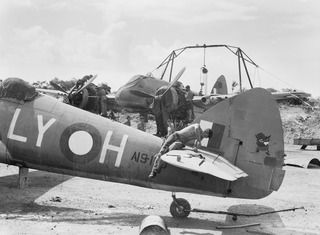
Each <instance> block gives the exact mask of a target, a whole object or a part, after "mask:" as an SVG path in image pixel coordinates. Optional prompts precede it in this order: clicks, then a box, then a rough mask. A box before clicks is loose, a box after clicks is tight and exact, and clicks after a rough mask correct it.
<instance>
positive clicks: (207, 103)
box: [192, 94, 236, 109]
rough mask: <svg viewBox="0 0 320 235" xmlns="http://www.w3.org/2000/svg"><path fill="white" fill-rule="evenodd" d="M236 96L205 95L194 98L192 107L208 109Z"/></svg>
mask: <svg viewBox="0 0 320 235" xmlns="http://www.w3.org/2000/svg"><path fill="white" fill-rule="evenodd" d="M235 95H236V94H226V95H215V94H213V95H205V96H194V97H193V99H192V103H193V105H194V106H196V107H199V108H204V109H208V108H211V107H212V106H213V105H215V104H217V103H219V102H220V101H222V100H225V99H228V98H230V97H233V96H235Z"/></svg>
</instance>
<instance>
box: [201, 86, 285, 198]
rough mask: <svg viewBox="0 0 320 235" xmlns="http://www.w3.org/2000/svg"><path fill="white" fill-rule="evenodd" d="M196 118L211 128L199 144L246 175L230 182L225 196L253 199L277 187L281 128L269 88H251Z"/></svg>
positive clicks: (282, 153)
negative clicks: (208, 137)
mask: <svg viewBox="0 0 320 235" xmlns="http://www.w3.org/2000/svg"><path fill="white" fill-rule="evenodd" d="M196 122H198V123H200V125H201V126H202V128H212V130H213V137H212V138H211V139H210V140H209V141H207V142H206V143H203V144H202V145H203V146H206V147H205V150H206V151H210V152H214V153H218V154H221V155H222V156H223V157H224V158H225V159H227V160H229V161H230V162H231V163H232V164H234V165H236V166H237V167H239V168H240V169H242V170H243V171H244V172H246V173H247V174H248V175H249V176H248V177H246V178H241V179H239V180H237V181H235V182H232V183H231V182H230V183H229V184H228V186H227V189H226V191H227V193H226V196H230V197H240V198H241V197H242V198H252V199H254V198H255V199H256V198H261V197H265V196H267V195H268V194H270V193H271V192H272V191H275V190H278V188H279V187H280V185H281V183H282V180H283V177H284V171H283V170H282V165H283V161H284V142H283V130H282V124H281V118H280V112H279V109H278V107H277V104H276V102H275V100H274V99H273V98H272V96H271V95H270V93H269V92H267V91H266V90H264V89H262V88H254V89H251V90H249V91H247V92H245V93H242V94H240V95H237V96H234V97H232V98H230V99H227V100H224V101H222V102H220V103H218V104H216V105H215V106H214V107H212V108H211V109H209V110H208V111H206V112H205V113H203V115H202V116H200V117H199V118H198V119H196Z"/></svg>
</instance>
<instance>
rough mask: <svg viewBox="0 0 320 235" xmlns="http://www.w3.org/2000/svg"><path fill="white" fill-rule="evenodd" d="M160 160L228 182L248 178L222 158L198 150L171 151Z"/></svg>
mask: <svg viewBox="0 0 320 235" xmlns="http://www.w3.org/2000/svg"><path fill="white" fill-rule="evenodd" d="M161 160H163V161H164V162H166V163H168V164H170V165H173V166H176V167H179V168H182V169H186V170H190V171H196V172H201V173H206V174H210V175H213V176H215V177H218V178H221V179H224V180H228V181H235V180H237V179H239V178H241V177H247V176H248V174H246V173H245V172H244V171H242V170H241V169H240V168H238V167H236V166H235V165H233V164H231V163H230V162H229V161H227V160H226V159H225V158H223V157H222V156H219V155H217V154H213V153H209V152H206V151H203V150H199V152H194V151H192V150H172V151H169V152H168V153H166V154H164V155H162V156H161Z"/></svg>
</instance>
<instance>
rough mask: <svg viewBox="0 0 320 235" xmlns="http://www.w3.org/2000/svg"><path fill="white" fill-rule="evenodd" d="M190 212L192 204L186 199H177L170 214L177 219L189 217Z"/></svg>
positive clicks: (172, 204) (171, 206)
mask: <svg viewBox="0 0 320 235" xmlns="http://www.w3.org/2000/svg"><path fill="white" fill-rule="evenodd" d="M190 210H191V206H190V203H189V202H188V201H187V200H186V199H184V198H177V199H175V200H174V201H173V202H172V203H171V205H170V213H171V215H172V216H173V217H175V218H186V217H188V215H189V214H190Z"/></svg>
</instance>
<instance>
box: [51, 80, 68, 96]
mask: <svg viewBox="0 0 320 235" xmlns="http://www.w3.org/2000/svg"><path fill="white" fill-rule="evenodd" d="M49 83H50V85H51V86H53V88H54V89H56V90H58V91H61V92H63V93H65V94H67V91H66V90H65V89H63V88H62V87H61V86H60V85H59V84H57V83H55V82H53V81H50V82H49Z"/></svg>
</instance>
